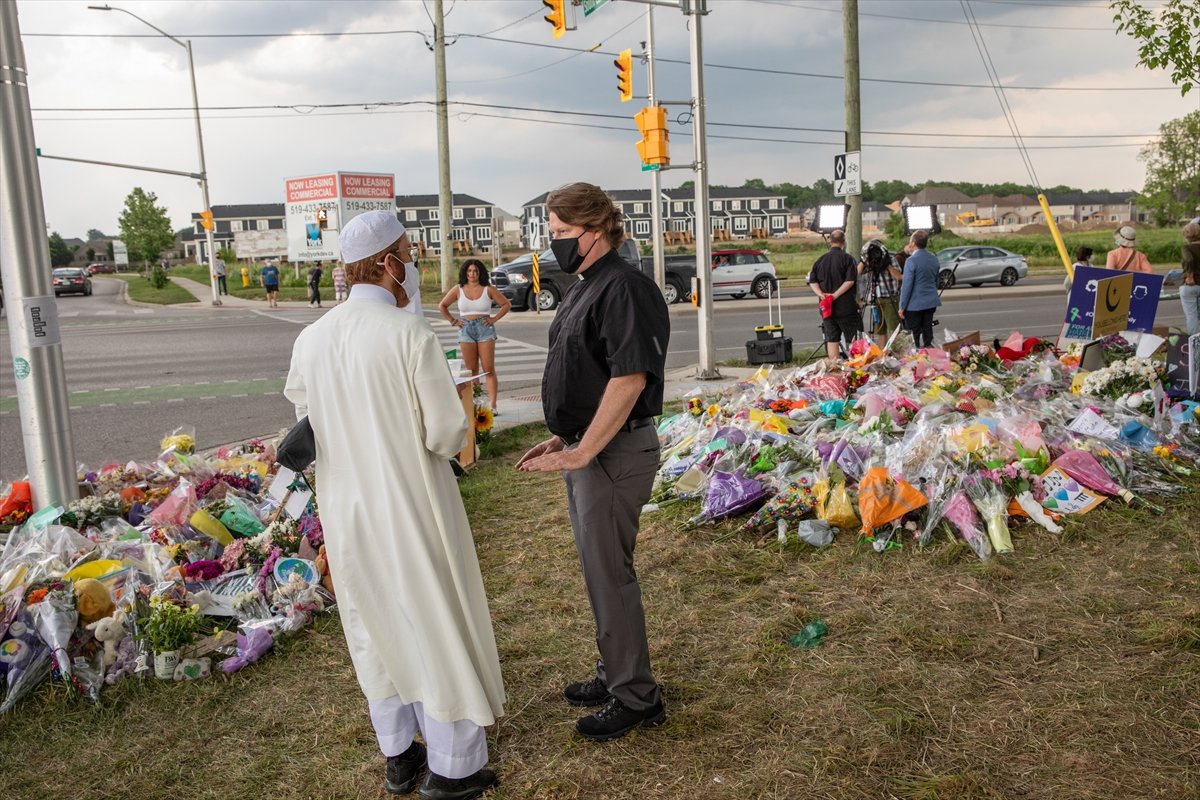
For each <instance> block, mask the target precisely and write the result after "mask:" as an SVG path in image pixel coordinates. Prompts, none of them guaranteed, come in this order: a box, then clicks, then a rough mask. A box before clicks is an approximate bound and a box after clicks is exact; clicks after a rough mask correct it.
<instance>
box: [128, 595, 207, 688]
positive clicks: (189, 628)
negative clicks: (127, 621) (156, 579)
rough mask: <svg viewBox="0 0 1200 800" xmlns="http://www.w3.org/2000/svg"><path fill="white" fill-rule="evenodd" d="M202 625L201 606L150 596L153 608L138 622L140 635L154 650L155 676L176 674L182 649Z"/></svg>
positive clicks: (190, 642)
mask: <svg viewBox="0 0 1200 800" xmlns="http://www.w3.org/2000/svg"><path fill="white" fill-rule="evenodd" d="M203 626H204V616H203V615H202V614H201V613H200V606H197V605H193V606H190V607H186V608H185V607H184V606H181V605H179V604H177V603H174V602H172V601H171V600H169V599H168V598H166V597H162V596H156V597H151V598H150V610H149V613H148V614H147V615H146V616H145V617H144V618H143V619H142V620H141V624H140V625H139V626H138V637H139V638H140V639H141V641H142V643H143V644H145V645H146V647H148V648H149V649H150V651H151V652H153V653H154V674H155V676H156V677H159V678H165V679H170V678H173V677H174V675H175V667H176V666H178V664H179V651H180V650H182V649H183V648H185V647H187V646H188V645H190V644H192V643H193V642H195V641H196V636H197V635H198V634H199V633H200V631H201V629H202V628H203Z"/></svg>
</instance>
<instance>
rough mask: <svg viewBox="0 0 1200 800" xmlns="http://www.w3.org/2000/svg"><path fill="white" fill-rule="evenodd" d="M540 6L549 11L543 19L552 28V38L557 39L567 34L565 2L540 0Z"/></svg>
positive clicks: (562, 0) (561, 0) (560, 0)
mask: <svg viewBox="0 0 1200 800" xmlns="http://www.w3.org/2000/svg"><path fill="white" fill-rule="evenodd" d="M542 5H544V6H545V7H546V8H548V9H550V13H549V14H547V15H546V16H545V17H544V19H545V20H546V22H549V23H550V24H551V25H553V26H554V38H555V39H557V38H559V37H560V36H562V35H563V34H564V33H566V32H567V9H566V8H565V5H566V0H542Z"/></svg>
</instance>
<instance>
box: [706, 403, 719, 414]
mask: <svg viewBox="0 0 1200 800" xmlns="http://www.w3.org/2000/svg"><path fill="white" fill-rule="evenodd" d="M720 413H721V407H720V406H719V405H717V404H716V403H713V404H712V405H711V406H709V407H708V415H709V416H710V417H715V416H716V415H717V414H720Z"/></svg>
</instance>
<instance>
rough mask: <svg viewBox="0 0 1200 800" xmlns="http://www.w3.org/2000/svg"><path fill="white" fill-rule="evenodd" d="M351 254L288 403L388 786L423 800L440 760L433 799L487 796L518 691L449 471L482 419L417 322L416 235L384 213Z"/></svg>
mask: <svg viewBox="0 0 1200 800" xmlns="http://www.w3.org/2000/svg"><path fill="white" fill-rule="evenodd" d="M340 245H341V250H342V257H343V259H344V261H345V263H346V276H347V280H348V281H349V283H350V284H351V289H350V295H349V298H348V300H347V302H345V303H342V304H340V305H338V306H336V307H335V308H333V309H332V310H330V311H329V312H328V313H327V314H325V316H323V317H322V318H321V319H319V320H317V321H316V322H315V323H313V324H312V325H311V326H309V327H307V328H305V329H304V330H303V331H302V332H301V333H300V335H299V337H297V339H296V343H295V346H294V348H293V351H292V364H291V371H290V372H289V374H288V379H287V385H286V387H285V389H284V395H285V396H286V397H287V398H288V399H289V400H291V401H292V402H293V403H294V404H295V405H296V413H297V417H302V416H304V415H305V414H307V415H308V418H309V421H310V422H311V423H312V428H313V433H314V436H315V439H316V445H317V462H316V463H317V466H316V470H317V482H316V483H317V500H318V502H319V504H320V508H321V522H322V526H323V528H324V530H325V545H326V549H327V552H328V556H329V567H330V572H331V574H332V575H333V580H334V586H335V589H336V591H337V599H338V609H339V612H340V614H341V619H342V627H343V628H344V630H345V634H346V641H347V644H348V645H349V649H350V656H351V659H352V661H353V662H354V670H355V673H356V674H357V677H358V681H359V684H360V685H361V687H362V690H363V693H364V694H365V695H366V697H367V700H368V705H369V709H370V715H371V721H372V724H373V725H374V727H375V732H376V736H377V738H378V741H379V746H380V748H381V749H382V750H383V754H384V755H385V756H387V757H388V764H387V771H386V781H385V786H386V788H387V789H388V791H391V792H394V793H405V792H410V791H412V789H413V788H414V787H415V786H416V784H417V780H418V778H419V777H420V772H421V769H422V767H424V766H425V762H426V758H427V759H428V767H429V771H428V774H427V775H426V778H425V780H424V782H423V783H422V784H421V786H420V796H421V797H422V798H426V800H451V799H453V800H463V799H465V798H472V797H478V796H479V795H481V794H482V793H483V792H484V791H486V789H487V788H488V787H490V786H492V785H494V784H495V783H496V775H495V773H494V772H492V771H491V770H489V769H486V768H485V764H486V763H487V760H488V754H487V739H486V736H485V734H484V728H483V726H486V725H490V724H492V723H493V722H494V721H495V719H496V718H497V717H498V716H500V715H501V714H503V703H504V686H503V683H502V681H501V677H500V663H499V657H498V655H497V652H496V642H495V638H494V635H493V633H492V623H491V617H490V615H489V613H488V606H487V598H486V596H485V594H484V588H483V578H482V576H481V575H480V571H479V562H478V561H477V559H476V555H475V545H474V541H473V539H472V537H471V528H470V525H469V523H468V521H467V516H466V511H465V510H464V508H463V504H462V499H461V497H460V496H459V492H458V485H457V483H456V482H455V479H454V476H453V473H452V472H451V467H450V462H449V459H450V458H451V457H452V456H453V455H455V454H456V453H457V452H458V451H459V450H461V449H462V447H463V445H464V443H465V439H466V432H467V420H466V415H465V414H464V413H463V409H462V403H461V402H460V400H459V397H458V392H457V389H456V387H455V385H454V379H453V378H452V377H451V375H450V370H449V366H448V365H447V363H446V359H445V357H444V355H443V353H442V350H441V346H440V345H439V343H438V339H437V336H436V334H435V333H434V332H433V330H432V328H430V327H429V324H428V323H427V322H426V321H425V320H424V319H423V318H422V317H421V316H419V315H413V314H410V313H406V312H405V311H404V310H402V308H403V306H404V305H405V304H406V303H407V302H408V300H409V298H408V295H407V293H406V291H405V288H404V281H403V280H400V279H402V278H405V277H407V275H408V271H409V270H408V266H407V264H406V263H405V262H407V261H408V260H409V252H410V246H409V240H408V236H407V234H405V232H404V226H403V225H401V224H400V222H399V221H397V219H396V217H395V215H394V214H391V213H389V212H386V211H377V212H368V213H366V214H362V215H360V216H358V217H355V218H354V219H352V220H351V221H350V222H348V223H347V224H346V225H345V227H344V228H343V230H342V232H341V236H340ZM418 729H419V730H420V731H421V733H422V735H423V738H424V741H425V743H424V745H423V746H422V745H421V743H420V742H416V741H415V740H414V736H415V734H416V733H417V730H418Z"/></svg>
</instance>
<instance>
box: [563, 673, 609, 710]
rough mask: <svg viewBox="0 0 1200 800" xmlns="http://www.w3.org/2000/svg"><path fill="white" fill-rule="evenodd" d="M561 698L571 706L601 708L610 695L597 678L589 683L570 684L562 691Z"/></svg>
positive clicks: (602, 682)
mask: <svg viewBox="0 0 1200 800" xmlns="http://www.w3.org/2000/svg"><path fill="white" fill-rule="evenodd" d="M563 697H564V698H566V700H567V702H568V703H570V704H571V705H573V706H602V705H604V704H605V703H607V702H608V698H610V697H612V695H611V694H609V693H608V687H607V686H605V685H604V681H602V680H600V678H598V677H597V678H592V679H591V680H590V681H583V682H581V683H572V684H571V685H570V686H568V687H567V688H566V689H563Z"/></svg>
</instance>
